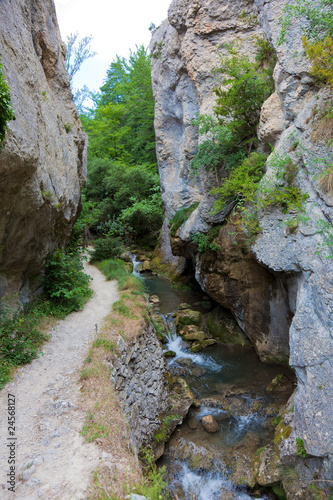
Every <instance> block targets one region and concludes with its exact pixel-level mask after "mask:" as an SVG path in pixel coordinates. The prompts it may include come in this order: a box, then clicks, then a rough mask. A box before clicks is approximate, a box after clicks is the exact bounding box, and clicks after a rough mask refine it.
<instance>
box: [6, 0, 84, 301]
mask: <svg viewBox="0 0 333 500" xmlns="http://www.w3.org/2000/svg"><path fill="white" fill-rule="evenodd" d="M0 26H1V31H0V53H1V56H2V64H3V73H4V76H5V78H6V81H7V83H8V85H9V87H10V91H11V103H12V108H13V110H14V113H15V117H16V120H15V121H11V122H9V125H8V131H7V135H6V144H5V147H4V149H3V151H2V153H1V155H0V200H1V201H0V297H1V296H3V295H5V294H6V295H10V296H11V295H14V294H17V293H18V292H19V293H20V297H21V298H22V299H23V300H24V297H26V295H27V294H28V293H29V290H31V289H34V288H36V286H38V277H39V275H40V272H41V269H42V266H43V263H44V261H45V258H46V256H47V255H48V254H49V253H51V252H52V251H53V250H54V248H55V247H56V246H58V245H60V246H61V245H64V244H65V243H66V242H67V240H68V237H69V235H70V232H71V228H72V225H73V223H74V221H75V219H76V216H77V211H78V206H79V203H80V190H81V187H82V185H83V183H84V180H85V176H86V143H87V141H86V136H85V134H84V133H83V131H82V127H81V124H80V119H79V116H78V113H77V111H76V108H75V105H74V103H73V101H72V95H71V90H70V85H69V79H68V75H67V72H66V69H65V64H64V56H65V52H64V46H63V45H62V43H61V38H60V33H59V27H58V23H57V19H56V13H55V7H54V3H53V1H52V0H33V1H28V0H14V1H13V0H11V1H9V0H4V1H3V2H1V5H0Z"/></svg>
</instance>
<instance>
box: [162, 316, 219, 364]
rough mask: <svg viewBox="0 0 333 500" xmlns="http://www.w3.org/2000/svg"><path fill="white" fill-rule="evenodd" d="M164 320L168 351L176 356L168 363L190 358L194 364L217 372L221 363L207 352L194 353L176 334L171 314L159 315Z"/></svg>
mask: <svg viewBox="0 0 333 500" xmlns="http://www.w3.org/2000/svg"><path fill="white" fill-rule="evenodd" d="M161 316H162V318H163V322H164V327H165V329H166V331H167V332H168V339H169V340H168V343H167V349H168V351H173V352H175V353H176V356H175V357H174V358H172V359H171V360H170V361H169V365H172V364H174V363H177V361H178V360H179V359H190V360H191V361H192V362H193V363H194V364H195V365H198V366H203V367H205V369H206V370H209V371H213V372H219V371H221V370H222V368H223V366H222V364H219V363H216V362H215V361H214V360H213V359H212V358H211V356H209V355H207V354H202V353H200V354H195V353H193V352H191V351H190V350H189V348H188V344H187V343H186V342H184V341H183V339H182V338H181V337H179V336H178V335H177V331H176V325H175V322H174V319H173V317H172V315H170V314H166V315H161Z"/></svg>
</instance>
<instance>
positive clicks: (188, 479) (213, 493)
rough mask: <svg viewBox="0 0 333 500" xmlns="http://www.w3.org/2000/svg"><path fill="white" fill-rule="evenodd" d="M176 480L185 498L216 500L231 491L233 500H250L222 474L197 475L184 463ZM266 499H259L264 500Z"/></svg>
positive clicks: (207, 473)
mask: <svg viewBox="0 0 333 500" xmlns="http://www.w3.org/2000/svg"><path fill="white" fill-rule="evenodd" d="M177 480H178V481H180V483H181V485H182V489H183V491H184V494H185V495H186V498H193V497H194V498H195V499H196V500H217V499H222V498H223V496H222V495H223V492H230V491H232V492H233V494H234V499H235V500H250V499H251V498H252V497H250V496H249V495H248V494H247V493H245V492H242V491H237V490H236V488H235V487H234V485H233V484H232V482H231V481H229V480H228V479H227V478H226V476H225V475H224V474H223V473H217V472H206V473H203V474H198V473H197V472H194V471H193V470H191V469H190V468H189V467H188V466H187V465H186V464H185V463H182V464H181V466H180V471H179V473H178V474H177ZM266 498H267V497H261V499H262V500H265V499H266Z"/></svg>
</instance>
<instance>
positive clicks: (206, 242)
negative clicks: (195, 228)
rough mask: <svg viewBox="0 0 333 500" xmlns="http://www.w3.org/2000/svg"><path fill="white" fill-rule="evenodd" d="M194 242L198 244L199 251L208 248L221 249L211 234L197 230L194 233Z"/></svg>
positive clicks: (201, 251)
mask: <svg viewBox="0 0 333 500" xmlns="http://www.w3.org/2000/svg"><path fill="white" fill-rule="evenodd" d="M191 241H192V243H194V244H195V245H197V246H198V248H197V250H198V252H199V253H203V252H206V251H207V250H219V249H220V247H219V246H218V245H217V244H216V243H214V241H213V239H212V237H211V235H208V234H204V233H200V232H196V233H194V234H193V236H192V239H191Z"/></svg>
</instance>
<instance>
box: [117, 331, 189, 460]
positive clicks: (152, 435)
mask: <svg viewBox="0 0 333 500" xmlns="http://www.w3.org/2000/svg"><path fill="white" fill-rule="evenodd" d="M119 351H120V352H119V353H118V355H117V356H114V358H113V360H112V363H111V368H112V372H111V373H112V380H113V382H114V384H115V387H116V390H117V391H119V399H120V403H121V407H122V411H123V413H124V414H125V415H126V416H127V420H128V423H129V425H130V429H131V437H132V442H133V444H134V447H135V448H136V451H137V452H138V451H139V450H140V447H141V446H145V447H146V446H152V447H153V449H154V453H155V458H156V459H158V458H160V457H161V456H162V454H163V452H164V446H165V442H166V440H167V439H166V438H167V437H169V436H170V435H171V434H172V432H173V431H174V430H175V428H176V426H177V425H178V424H179V423H181V422H182V420H183V418H184V417H185V416H186V414H187V412H188V409H189V407H190V406H191V404H192V397H191V395H190V394H189V392H188V391H187V386H186V384H185V382H184V381H183V380H182V379H179V380H176V379H173V380H172V381H171V379H172V377H171V375H170V373H169V369H168V367H167V364H166V361H165V357H164V356H163V351H162V347H161V344H160V342H159V340H158V339H157V336H156V331H155V329H154V327H153V326H152V323H150V324H146V323H143V324H142V328H141V331H140V333H139V335H138V336H137V337H136V338H135V339H134V340H131V341H129V342H127V343H125V342H124V341H123V340H122V339H121V341H120V345H119ZM183 382H184V383H183Z"/></svg>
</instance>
